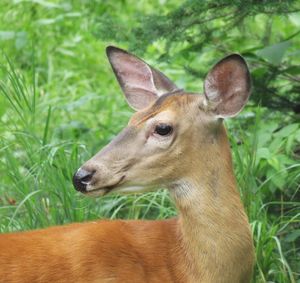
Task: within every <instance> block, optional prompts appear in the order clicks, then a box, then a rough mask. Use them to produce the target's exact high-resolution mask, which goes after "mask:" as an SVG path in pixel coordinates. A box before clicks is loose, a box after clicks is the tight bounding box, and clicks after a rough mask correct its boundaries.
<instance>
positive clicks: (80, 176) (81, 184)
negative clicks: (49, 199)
mask: <svg viewBox="0 0 300 283" xmlns="http://www.w3.org/2000/svg"><path fill="white" fill-rule="evenodd" d="M94 173H95V171H92V172H90V171H87V170H85V169H82V168H80V169H79V170H78V171H77V172H76V173H75V174H74V176H73V185H74V187H75V189H76V190H77V191H79V192H85V191H86V186H87V184H88V183H89V182H90V181H91V180H92V177H93V175H94Z"/></svg>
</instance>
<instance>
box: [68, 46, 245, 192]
mask: <svg viewBox="0 0 300 283" xmlns="http://www.w3.org/2000/svg"><path fill="white" fill-rule="evenodd" d="M107 56H108V59H109V61H110V63H111V66H112V69H113V71H114V73H115V75H116V77H117V80H118V82H119V84H120V86H121V88H122V90H123V92H124V94H125V97H126V100H127V102H128V104H129V105H130V106H131V107H132V108H133V109H134V110H135V111H136V113H135V114H134V115H133V116H132V118H131V119H130V121H129V123H128V126H127V127H125V128H124V129H123V130H122V131H121V132H120V133H119V134H118V135H117V136H116V137H115V138H114V139H113V140H112V141H111V142H110V143H109V144H108V145H107V146H106V147H104V148H103V149H102V150H101V151H100V152H99V153H97V154H96V155H95V156H94V157H92V158H91V159H90V160H88V161H87V162H86V163H85V164H83V166H81V167H80V169H79V170H78V171H77V172H76V173H75V175H74V177H73V183H74V186H75V188H76V189H77V190H78V191H80V192H82V193H85V194H91V195H105V194H108V193H111V192H123V193H125V192H127V193H134V192H142V191H148V190H154V189H157V188H161V187H165V188H169V189H172V184H174V183H175V182H178V181H180V180H181V179H184V178H186V177H188V176H191V175H192V174H194V171H195V170H194V169H193V168H192V167H193V164H195V162H194V161H195V160H197V164H200V166H201V168H202V172H201V170H200V171H199V168H197V172H198V173H197V174H206V173H205V170H206V163H210V164H211V163H213V162H212V161H211V160H214V159H216V158H215V157H214V155H215V156H216V155H217V154H218V153H220V152H221V151H222V148H220V147H221V145H220V144H219V143H220V142H219V141H220V140H222V137H223V136H224V135H225V136H226V134H225V131H224V129H223V126H222V120H223V118H226V117H232V116H235V115H236V114H237V113H239V112H240V111H241V110H242V108H243V106H244V105H245V104H246V102H247V100H248V97H249V95H250V87H251V83H250V75H249V71H248V68H247V65H246V63H245V61H244V59H243V58H242V57H241V56H240V55H237V54H233V55H229V56H228V57H225V58H224V59H222V60H221V61H219V62H218V63H217V64H216V65H215V66H214V67H213V68H212V69H211V71H210V72H209V73H208V75H207V77H206V79H205V82H204V95H201V94H195V93H189V92H185V91H183V90H181V89H179V88H178V87H177V86H176V85H175V84H174V83H173V82H172V81H171V80H170V79H168V78H167V77H166V76H165V75H163V74H162V73H161V72H159V71H158V70H156V69H154V68H152V67H151V66H149V65H148V64H147V63H145V62H144V61H142V60H141V59H139V58H137V57H136V56H134V55H132V54H130V53H128V52H126V51H124V50H122V49H119V48H116V47H112V46H110V47H108V48H107ZM209 168H211V167H207V170H210V169H209ZM203 171H204V172H203ZM199 172H200V173H199Z"/></svg>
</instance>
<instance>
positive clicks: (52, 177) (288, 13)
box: [0, 0, 300, 282]
mask: <svg viewBox="0 0 300 283" xmlns="http://www.w3.org/2000/svg"><path fill="white" fill-rule="evenodd" d="M299 8H300V7H299V1H238V0H236V1H225V0H223V1H210V0H208V1H196V0H191V1H186V2H180V1H175V0H172V1H166V2H164V1H158V0H155V1H146V0H142V1H138V2H136V1H131V0H127V1H106V2H104V1H96V0H93V1H84V0H80V1H67V0H65V1H40V0H34V1H6V0H4V1H1V3H0V16H1V19H2V21H1V22H0V46H1V55H0V66H1V68H0V178H1V182H0V231H1V232H6V231H15V230H26V229H34V228H38V227H48V226H51V225H56V224H64V223H69V222H75V221H86V220H91V219H98V218H107V217H109V218H130V219H136V218H147V219H163V218H167V217H171V216H173V215H175V210H174V207H173V205H172V203H171V202H170V200H169V197H168V194H167V192H165V191H161V192H156V193H151V194H150V193H149V194H144V195H138V196H109V197H105V198H100V199H88V198H86V197H83V196H81V195H80V194H77V193H75V190H74V189H73V187H72V184H71V177H72V174H73V172H74V170H75V169H76V168H78V166H79V165H80V164H82V163H83V161H84V160H87V159H88V158H89V157H90V156H92V155H93V154H94V153H95V152H97V151H98V150H99V149H100V148H101V147H103V146H104V145H105V144H106V143H107V142H108V141H109V140H110V139H111V138H112V137H113V136H114V135H115V134H116V133H118V132H119V130H120V129H121V128H122V127H123V126H124V125H125V124H126V122H127V120H128V118H129V117H130V115H131V111H130V110H129V109H128V107H127V106H126V103H125V102H124V99H123V97H122V96H121V95H120V90H119V88H118V86H117V83H116V82H115V79H114V77H113V74H112V72H111V70H110V67H109V65H108V62H107V60H106V58H105V52H104V48H105V46H106V45H108V44H111V43H112V41H113V42H117V43H118V44H119V45H121V46H123V47H126V46H127V47H129V48H130V49H131V50H133V51H135V52H137V53H139V54H143V56H144V58H145V59H146V60H147V61H149V62H152V64H153V65H154V64H155V65H156V66H157V67H159V68H160V69H161V70H163V71H164V72H165V73H166V74H168V75H169V76H170V77H171V78H172V79H174V80H175V81H176V83H177V84H178V85H179V86H181V87H184V88H186V89H188V90H195V91H198V92H199V91H201V79H203V78H204V76H205V74H206V72H207V71H208V69H209V67H210V66H211V65H212V64H213V63H214V62H215V61H216V60H218V59H219V58H221V57H223V56H224V54H225V53H229V52H239V53H242V54H243V55H244V56H245V57H246V59H247V61H248V62H249V64H250V68H251V72H252V75H253V85H254V89H253V96H252V101H251V102H250V103H249V106H248V107H247V108H246V109H245V110H244V111H243V113H241V115H240V116H239V118H238V119H232V120H228V121H227V122H226V123H227V127H228V128H229V133H230V139H231V144H232V150H233V157H234V163H235V170H236V175H237V179H238V184H239V187H240V188H241V195H242V198H243V201H244V204H245V207H246V210H247V212H248V215H249V218H250V222H251V224H252V230H253V235H254V240H255V245H256V254H257V265H256V269H255V276H254V282H299V270H300V265H299V257H300V224H299V222H300V200H299V195H300V194H299V189H300V162H299V159H300V124H299V111H300V110H299V109H300V108H299V107H300V106H299V101H300V97H299V93H300V86H299V73H300V69H299V65H300V56H299V50H298V47H299V44H300V37H299V35H300V34H299V28H300V16H299V14H298V13H296V12H297V11H298V10H299ZM259 105H260V106H259ZM274 109H275V111H274ZM277 110H280V111H277ZM297 280H298V281H297Z"/></svg>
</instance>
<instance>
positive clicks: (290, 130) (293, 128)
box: [274, 123, 299, 138]
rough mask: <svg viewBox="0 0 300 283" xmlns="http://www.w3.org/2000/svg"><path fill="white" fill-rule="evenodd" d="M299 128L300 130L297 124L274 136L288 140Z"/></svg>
mask: <svg viewBox="0 0 300 283" xmlns="http://www.w3.org/2000/svg"><path fill="white" fill-rule="evenodd" d="M298 128H299V124H297V123H294V124H290V125H288V126H285V127H283V128H282V129H280V130H279V131H278V132H277V133H275V134H274V136H276V137H282V138H286V137H288V136H289V135H291V134H292V133H294V132H295V131H297V130H298Z"/></svg>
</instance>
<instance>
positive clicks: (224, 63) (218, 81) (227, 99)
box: [204, 54, 251, 118]
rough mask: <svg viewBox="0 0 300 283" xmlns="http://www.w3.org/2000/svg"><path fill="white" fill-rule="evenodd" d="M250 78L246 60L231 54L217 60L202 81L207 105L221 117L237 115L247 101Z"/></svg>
mask: <svg viewBox="0 0 300 283" xmlns="http://www.w3.org/2000/svg"><path fill="white" fill-rule="evenodd" d="M250 90H251V78H250V73H249V70H248V67H247V64H246V61H245V60H244V59H243V57H241V56H240V55H238V54H232V55H229V56H228V57H225V58H224V59H222V60H221V61H219V62H218V63H217V64H216V65H215V66H214V67H213V68H212V70H211V71H210V72H209V73H208V75H207V77H206V79H205V81H204V94H205V96H206V99H207V102H208V105H209V107H210V108H211V109H212V111H213V112H214V113H215V115H216V116H218V117H221V118H226V117H232V116H235V115H237V114H238V113H239V112H240V111H241V110H242V109H243V107H244V105H245V104H246V103H247V101H248V98H249V96H250Z"/></svg>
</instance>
